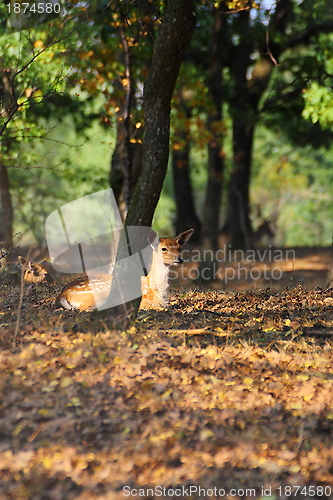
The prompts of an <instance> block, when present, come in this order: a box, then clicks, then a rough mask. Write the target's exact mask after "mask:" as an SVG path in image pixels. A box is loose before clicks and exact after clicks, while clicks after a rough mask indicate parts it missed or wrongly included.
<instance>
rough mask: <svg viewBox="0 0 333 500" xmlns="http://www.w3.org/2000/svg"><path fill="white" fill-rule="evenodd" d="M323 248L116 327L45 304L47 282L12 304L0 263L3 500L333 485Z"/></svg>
mask: <svg viewBox="0 0 333 500" xmlns="http://www.w3.org/2000/svg"><path fill="white" fill-rule="evenodd" d="M330 259H331V257H330V249H329V250H326V249H320V250H317V249H313V250H312V251H310V250H309V249H308V250H306V249H304V250H299V251H297V253H296V259H295V262H293V263H292V262H287V263H282V262H280V263H279V266H280V267H281V269H282V268H283V269H282V270H283V273H284V274H283V275H282V276H281V279H280V282H279V283H274V281H273V280H272V281H271V282H270V283H268V286H270V288H266V287H267V284H266V285H265V287H263V286H262V283H260V282H259V280H252V281H251V280H247V281H243V282H242V283H241V280H239V281H238V282H235V286H234V288H235V289H236V290H238V291H233V290H232V283H229V282H228V283H224V282H223V279H222V282H221V281H220V282H217V283H215V286H216V287H219V288H220V289H219V290H208V291H207V290H205V289H202V288H196V289H193V288H192V289H191V290H189V291H187V292H186V293H185V292H184V291H182V290H179V291H177V292H174V293H173V294H172V297H171V305H170V308H169V310H168V311H160V312H157V311H142V312H140V313H139V318H138V320H137V322H136V324H135V325H134V326H133V327H132V328H130V329H129V330H128V331H126V332H117V331H114V330H109V329H108V326H107V325H106V324H103V323H102V324H101V322H100V321H97V320H96V319H94V316H93V315H90V314H83V313H82V314H75V313H66V312H64V311H61V310H57V311H55V310H54V308H53V297H54V295H55V290H54V287H52V286H50V285H48V284H47V283H42V284H39V285H35V286H34V285H26V286H25V288H24V297H23V302H22V308H21V311H20V312H19V309H18V304H19V296H20V282H19V278H18V277H17V278H15V277H14V276H13V275H6V274H5V273H3V276H2V286H1V293H0V300H1V303H0V318H1V323H2V325H1V334H0V349H1V350H0V358H1V375H0V394H1V399H0V436H1V437H0V498H1V500H49V499H50V500H74V499H75V500H109V499H110V500H113V499H115V500H118V499H119V500H120V499H123V498H139V497H141V498H184V499H185V498H192V499H197V498H198V499H199V498H200V499H201V498H207V499H208V498H209V499H216V498H228V499H232V498H233V499H240V498H247V499H250V498H255V499H263V498H266V499H268V498H270V499H271V500H276V499H278V498H282V499H287V498H293V499H295V498H297V499H311V498H315V499H319V498H320V499H323V498H325V499H327V498H333V354H332V340H331V339H332V335H333V290H332V289H323V288H317V289H314V287H315V286H320V287H323V286H324V285H326V284H327V281H328V274H329V273H328V269H329V266H330ZM233 265H236V266H237V264H236V263H233ZM242 265H243V264H242ZM253 265H254V264H253V263H252V266H253ZM258 265H259V264H258ZM258 265H257V263H255V267H258ZM275 265H276V262H275V263H274V266H275ZM228 266H229V264H228ZM249 266H250V264H249ZM288 266H289V267H288ZM270 269H272V268H270ZM223 276H224V275H221V277H222V278H223ZM300 281H301V283H302V286H300V285H299V282H300ZM186 283H188V280H187V281H186ZM285 283H286V284H287V285H288V287H289V288H287V289H286V288H283V287H284V286H285ZM274 284H275V285H279V286H278V287H273V285H274ZM241 285H242V287H243V290H241V291H239V287H240V286H241ZM250 285H254V286H252V289H250ZM245 289H247V291H245ZM18 321H19V323H18ZM16 325H17V328H16V331H15V326H16ZM124 487H126V488H125V489H123V488H124ZM183 487H184V491H183V490H180V489H179V488H183ZM190 487H192V489H191V490H190ZM199 487H201V488H202V490H201V491H199ZM158 488H161V489H158ZM163 488H165V490H164V493H165V496H163V495H162V496H161V494H160V493H162V494H163ZM215 488H216V489H215ZM172 490H174V491H172ZM219 490H220V491H219ZM223 490H224V491H223ZM128 492H129V494H128V495H127V493H128Z"/></svg>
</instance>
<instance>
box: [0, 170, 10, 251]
mask: <svg viewBox="0 0 333 500" xmlns="http://www.w3.org/2000/svg"><path fill="white" fill-rule="evenodd" d="M9 187H10V186H9V176H8V169H7V167H5V166H4V165H2V164H0V244H1V246H3V248H5V249H6V250H11V249H12V248H13V205H12V197H11V194H10V190H9Z"/></svg>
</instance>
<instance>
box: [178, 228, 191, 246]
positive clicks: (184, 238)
mask: <svg viewBox="0 0 333 500" xmlns="http://www.w3.org/2000/svg"><path fill="white" fill-rule="evenodd" d="M193 232H194V229H188V230H187V231H184V232H183V233H180V234H178V236H176V238H175V240H176V241H177V243H178V244H179V246H181V247H183V246H184V245H186V243H187V242H188V240H189V239H190V238H191V236H192V234H193Z"/></svg>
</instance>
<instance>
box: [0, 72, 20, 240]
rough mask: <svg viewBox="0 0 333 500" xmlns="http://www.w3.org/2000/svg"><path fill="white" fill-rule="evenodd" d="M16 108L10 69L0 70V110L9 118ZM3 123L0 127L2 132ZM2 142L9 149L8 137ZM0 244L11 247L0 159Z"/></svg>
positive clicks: (4, 169)
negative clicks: (0, 72)
mask: <svg viewBox="0 0 333 500" xmlns="http://www.w3.org/2000/svg"><path fill="white" fill-rule="evenodd" d="M16 109H17V104H16V99H15V94H14V88H13V80H12V76H11V72H10V70H7V69H4V70H2V74H1V79H0V111H1V114H2V115H3V116H4V117H5V119H7V120H10V118H11V117H12V116H13V113H14V111H15V110H16ZM5 123H7V122H6V121H5ZM8 123H9V122H8ZM4 132H5V125H4V126H3V127H2V134H4ZM2 143H3V144H6V149H7V151H8V150H9V149H10V138H6V139H5V138H4V137H2ZM0 244H1V245H3V246H4V248H5V249H6V250H10V249H12V247H13V204H12V197H11V193H10V181H9V175H8V168H7V166H6V165H4V163H3V162H2V161H0Z"/></svg>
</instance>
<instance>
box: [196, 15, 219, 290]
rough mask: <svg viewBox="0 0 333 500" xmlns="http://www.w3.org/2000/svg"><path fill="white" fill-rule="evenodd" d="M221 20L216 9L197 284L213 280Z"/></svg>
mask: <svg viewBox="0 0 333 500" xmlns="http://www.w3.org/2000/svg"><path fill="white" fill-rule="evenodd" d="M224 20H225V17H224V13H223V6H220V7H219V8H217V9H215V12H214V26H213V44H212V52H211V54H212V55H211V61H210V76H209V82H208V87H209V91H210V96H211V99H212V102H213V104H214V111H213V112H212V113H211V115H210V116H209V118H208V121H207V127H208V130H209V131H210V133H211V140H210V141H209V144H208V182H207V187H206V196H205V203H204V210H203V220H202V226H201V246H202V249H203V255H202V259H201V261H200V268H199V277H198V280H197V281H198V282H199V283H201V284H208V283H209V282H210V281H212V280H213V279H214V267H215V262H214V257H213V255H214V253H215V252H216V251H217V249H218V232H219V214H220V205H221V197H222V183H223V171H224V158H223V149H222V148H223V132H222V130H221V123H222V118H223V111H222V110H223V96H222V70H223V50H224V45H225V32H224V23H223V21H224ZM207 250H208V251H207Z"/></svg>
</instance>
